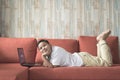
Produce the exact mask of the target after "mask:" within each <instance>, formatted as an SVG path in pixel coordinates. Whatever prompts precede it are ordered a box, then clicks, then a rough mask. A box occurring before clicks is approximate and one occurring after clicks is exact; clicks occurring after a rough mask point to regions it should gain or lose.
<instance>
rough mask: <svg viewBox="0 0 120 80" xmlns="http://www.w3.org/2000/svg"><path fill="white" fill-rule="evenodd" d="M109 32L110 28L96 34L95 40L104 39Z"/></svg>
mask: <svg viewBox="0 0 120 80" xmlns="http://www.w3.org/2000/svg"><path fill="white" fill-rule="evenodd" d="M110 33H111V30H107V31H104V32H102V33H101V34H100V35H98V36H97V38H96V40H97V41H99V40H106V39H107V37H108V36H109V35H110Z"/></svg>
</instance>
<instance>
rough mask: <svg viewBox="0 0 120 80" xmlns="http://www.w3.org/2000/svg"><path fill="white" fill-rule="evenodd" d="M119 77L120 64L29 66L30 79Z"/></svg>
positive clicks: (112, 79) (111, 79)
mask: <svg viewBox="0 0 120 80" xmlns="http://www.w3.org/2000/svg"><path fill="white" fill-rule="evenodd" d="M111 75H112V76H111ZM119 79H120V66H112V67H58V68H46V67H32V68H30V80H119Z"/></svg>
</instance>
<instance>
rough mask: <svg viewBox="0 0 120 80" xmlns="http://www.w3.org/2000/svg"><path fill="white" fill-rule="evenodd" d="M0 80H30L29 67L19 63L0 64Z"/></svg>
mask: <svg viewBox="0 0 120 80" xmlns="http://www.w3.org/2000/svg"><path fill="white" fill-rule="evenodd" d="M0 80H28V67H23V66H21V65H20V64H19V63H13V64H12V63H0Z"/></svg>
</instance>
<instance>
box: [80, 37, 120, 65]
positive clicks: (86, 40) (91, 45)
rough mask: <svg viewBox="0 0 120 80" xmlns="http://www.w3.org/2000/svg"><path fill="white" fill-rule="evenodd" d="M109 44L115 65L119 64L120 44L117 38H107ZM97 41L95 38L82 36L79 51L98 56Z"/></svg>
mask: <svg viewBox="0 0 120 80" xmlns="http://www.w3.org/2000/svg"><path fill="white" fill-rule="evenodd" d="M107 43H108V45H109V47H110V49H111V53H112V56H113V63H114V64H117V63H119V47H118V45H119V43H118V37H117V36H110V37H108V38H107ZM96 44H97V41H96V37H95V36H80V37H79V46H80V47H79V50H80V51H81V52H84V51H86V52H89V53H91V54H92V55H94V56H96V55H97V46H96Z"/></svg>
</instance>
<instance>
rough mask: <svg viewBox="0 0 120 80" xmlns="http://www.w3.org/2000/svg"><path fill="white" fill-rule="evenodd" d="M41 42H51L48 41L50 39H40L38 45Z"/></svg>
mask: <svg viewBox="0 0 120 80" xmlns="http://www.w3.org/2000/svg"><path fill="white" fill-rule="evenodd" d="M41 42H46V43H47V44H49V41H48V40H45V39H41V40H39V41H38V45H39V44H40V43H41Z"/></svg>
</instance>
